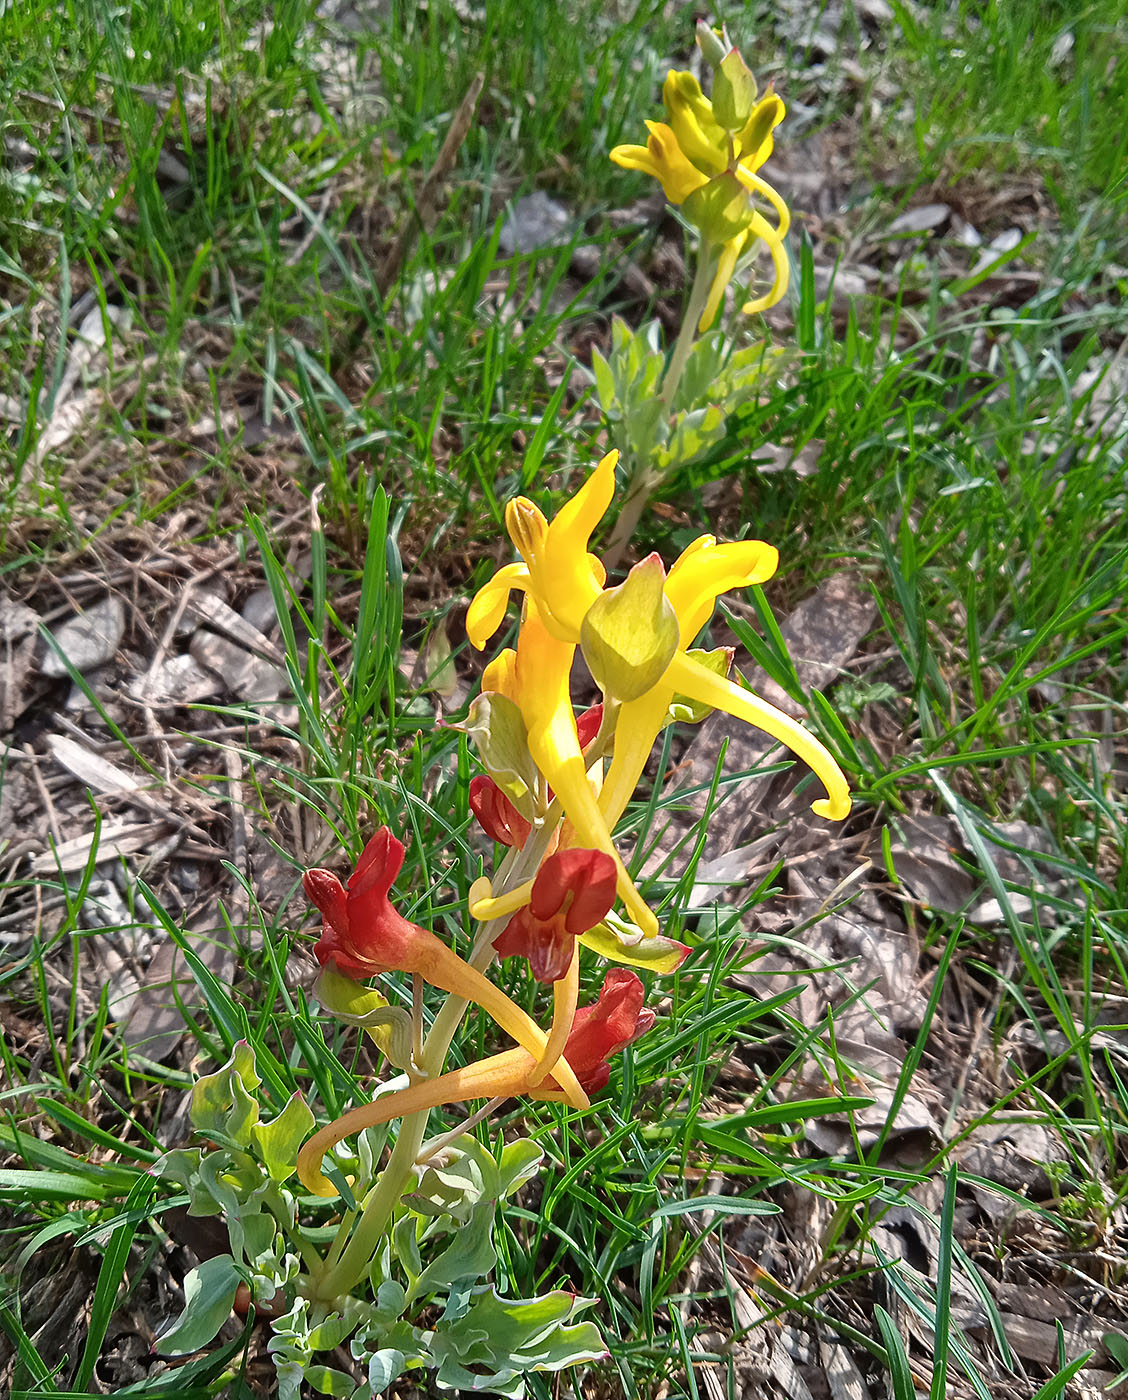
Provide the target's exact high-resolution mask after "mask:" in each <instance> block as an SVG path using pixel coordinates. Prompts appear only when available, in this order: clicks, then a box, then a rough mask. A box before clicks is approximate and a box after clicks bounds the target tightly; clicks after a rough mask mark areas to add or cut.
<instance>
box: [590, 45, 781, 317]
mask: <svg viewBox="0 0 1128 1400" xmlns="http://www.w3.org/2000/svg"><path fill="white" fill-rule="evenodd" d="M733 52H734V53H735V52H736V51H735V50H734V51H733ZM662 98H663V101H664V102H665V104H666V112H667V115H668V117H669V125H667V124H666V123H664V122H651V121H648V122H647V123H646V127H647V130H648V131H649V133H650V136H649V139H648V141H647V143H646V145H645V146H616V147H615V148H614V149H613V150H612V152H611V159H612V160H613V161H614V162H615V164H616V165H620V166H622V167H623V168H624V169H625V170H641V171H643V172H644V173H645V174H647V175H652V176H654V178H655V179H657V180H659V181H660V182H661V185H662V189H663V190H664V191H665V194H666V198H667V199H668V200H669V201H670V203H671V204H677V205H682V206H683V207H684V212H685V214H686V217H687V218H688V219H689V221H690V222H691V223H692V224H693V225H694V227H695V228H697V229H698V230H699V231H700V233H701V236H702V239H703V241H704V244H705V245H706V248H707V249H708V250H709V255H710V256H713V257H715V258H716V260H717V266H716V269H715V271H714V275H713V281H712V285H711V286H710V289H709V298H708V301H707V302H706V305H705V309H704V311H703V313H702V315H701V319H700V322H699V324H698V330H701V331H705V330H708V329H709V327H710V326H711V325H712V324H713V321H714V319H715V318H716V314H717V309H718V307H719V306H720V302H721V297H722V296H723V294H724V290H725V288H726V287H727V286H728V284H729V282H730V281H731V280H732V277H733V273H734V272H735V270H736V264H737V262H738V260H739V258H740V255H741V254H742V253H743V252H744V251H745V250H746V249H747V248H748V246H749V244H750V242H751V241H752V240H753V239H757V238H758V239H760V241H761V242H763V243H764V244H766V246H767V248H768V251H769V253H770V254H771V259H772V268H773V274H774V276H773V280H772V285H771V287H770V288H769V290H768V291H767V292H766V293H764V295H763V296H760V297H757V298H755V299H753V300H752V301H749V302H747V303H746V304H745V306H744V308H743V309H744V311H745V312H749V313H751V312H753V311H763V310H765V309H766V308H767V307H769V306H774V305H775V304H776V302H777V301H779V300H780V298H781V297H782V296H783V295H784V293H785V292H786V291H787V285H788V280H789V278H790V275H791V269H790V264H789V262H788V260H787V253H786V251H785V250H784V247H783V239H784V238H785V237H786V236H787V231H788V229H789V227H790V224H791V216H790V213H789V212H788V208H787V205H786V204H785V203H784V201H783V199H782V198H781V197H780V195H779V193H778V191H777V190H775V189H774V188H773V187H772V186H771V185H770V184H769V183H768V182H767V181H766V180H765V179H763V178H762V177H761V176H760V175H758V174H757V173H756V172H757V171H758V170H759V169H760V167H761V166H762V165H763V164H764V162H765V161H766V160H767V159H768V157H769V156H770V155H771V153H772V149H773V144H774V142H773V137H772V132H773V130H774V129H775V127H777V126H778V125H779V123H780V122H781V121H782V120H783V118H784V115H785V110H786V109H785V108H784V105H783V103H782V102H781V101H780V99H779V98H778V97H777V96H776V94H775V93H774V92H769V93H767V94H766V95H765V96H764V97H762V98H761V99H760V100H759V101H758V102H756V103H755V104H754V106H753V107H752V108H751V112H750V115H749V116H748V119H747V121H746V122H745V123H744V125H743V127H742V128H741V129H740V130H739V131H738V132H730V131H728V130H726V129H725V128H724V127H723V126H722V125H721V123H720V122H719V121H718V120H717V118H716V116H715V113H714V110H713V104H712V103H711V102H710V101H709V99H708V98H707V97H706V96H705V94H704V93H703V92H702V90H701V84H700V83H699V82H698V81H697V79H696V78H695V77H694V76H693V74H692V73H687V72H679V71H677V70H676V69H673V70H671V71H670V72H669V73H668V74H667V75H666V81H665V83H664V84H663V87H662ZM755 195H758V196H760V197H761V198H763V199H765V200H767V202H768V203H769V204H770V205H771V206H772V209H773V210H774V211H775V214H776V217H777V220H778V222H777V223H776V225H775V226H774V227H773V226H772V224H770V223H769V222H768V220H767V219H766V218H765V217H764V215H763V214H761V213H760V212H759V210H758V209H757V208H756V207H755V204H754V203H753V196H755ZM704 255H705V249H703V256H704Z"/></svg>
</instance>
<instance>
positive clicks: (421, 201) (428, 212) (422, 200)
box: [376, 73, 486, 296]
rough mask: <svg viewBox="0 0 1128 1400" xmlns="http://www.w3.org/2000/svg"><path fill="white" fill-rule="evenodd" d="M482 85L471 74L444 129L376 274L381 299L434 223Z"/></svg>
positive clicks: (482, 79) (481, 79)
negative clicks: (432, 160)
mask: <svg viewBox="0 0 1128 1400" xmlns="http://www.w3.org/2000/svg"><path fill="white" fill-rule="evenodd" d="M485 81H486V78H485V74H484V73H475V74H474V77H473V79H472V81H471V83H470V86H469V88H468V89H467V91H466V96H465V97H464V98H463V99H462V101H461V102H460V103H459V106H458V111H457V112H455V114H454V120H453V121H452V122H451V124H450V126H449V127H448V129H447V134H446V139H445V140H444V141H443V144H442V149H441V150H440V151H439V155H438V159H437V160H436V161H435V163H434V165H433V166H432V167H431V169H430V170H429V171H428V172H427V177H426V179H425V180H424V181H423V184H422V186H421V188H420V190H419V197H418V198H417V199H416V201H415V209H414V210H413V211H412V213H410V214H408V216H407V217H406V218H405V219H404V222H403V226H402V227H401V229H400V231H399V233H398V234H397V236H396V241H395V242H394V243H393V244H392V246H391V248H390V249H389V250H388V254H387V256H386V257H385V258H384V262H383V264H382V266H381V267H380V270H379V272H378V273H377V274H376V289H377V291H379V293H380V295H381V296H384V295H385V294H386V293H387V290H388V288H389V287H390V286H391V285H392V283H393V282H394V281H395V280H396V278H397V277H398V276H399V274H400V271H401V270H402V268H403V265H404V263H405V262H406V261H407V255H408V253H410V252H411V245H412V244H413V243H414V242H415V237H416V234H417V233H418V232H419V230H420V229H422V230H423V231H424V232H426V231H427V230H428V229H429V228H430V227H431V225H432V223H433V221H434V214H435V212H436V209H437V205H438V193H439V186H440V184H441V183H442V181H443V180H444V179H445V178H446V176H447V175H448V174H449V173H450V171H451V169H452V168H453V166H454V158H455V156H456V155H457V154H458V150H459V147H460V146H461V145H462V143H463V141H465V140H466V133H467V132H468V131H469V130H470V123H471V121H472V120H473V117H474V112H475V109H476V108H477V106H478V98H479V97H480V96H481V92H482V86H483V84H484V83H485Z"/></svg>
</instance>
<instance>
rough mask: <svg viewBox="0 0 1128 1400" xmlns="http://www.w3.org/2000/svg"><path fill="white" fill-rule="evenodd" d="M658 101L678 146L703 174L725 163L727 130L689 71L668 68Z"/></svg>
mask: <svg viewBox="0 0 1128 1400" xmlns="http://www.w3.org/2000/svg"><path fill="white" fill-rule="evenodd" d="M662 101H663V102H664V103H665V104H666V112H667V114H668V115H669V118H670V126H671V127H673V130H674V135H675V137H676V139H677V143H678V147H679V148H680V150H681V151H682V153H683V154H684V155H685V156H686V157H687V158H688V159H689V161H690V162H691V163H692V164H693V165H695V166H696V167H697V169H698V170H700V171H703V172H704V173H705V174H706V175H709V176H713V175H719V174H720V173H721V171H722V170H725V169H726V168H727V167H728V163H729V158H728V133H727V132H726V131H725V130H724V129H723V128H722V127H721V125H720V123H719V122H717V121H716V120H715V118H714V117H713V104H712V103H711V102H710V101H709V99H708V98H707V97H706V96H705V94H704V93H703V92H702V91H701V84H700V83H699V82H698V81H697V79H696V78H695V77H694V76H693V74H692V73H686V72H678V71H677V70H676V69H671V70H670V72H669V73H667V75H666V81H665V82H664V83H663V84H662Z"/></svg>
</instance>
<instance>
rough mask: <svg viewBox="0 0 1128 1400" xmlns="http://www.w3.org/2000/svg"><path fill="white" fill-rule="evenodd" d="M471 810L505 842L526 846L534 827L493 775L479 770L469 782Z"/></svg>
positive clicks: (482, 825)
mask: <svg viewBox="0 0 1128 1400" xmlns="http://www.w3.org/2000/svg"><path fill="white" fill-rule="evenodd" d="M470 810H471V811H472V812H473V813H474V815H475V816H476V817H477V818H478V821H479V823H480V824H481V827H482V830H483V831H484V832H485V833H486V835H487V836H492V837H493V839H494V840H495V841H497V842H499V843H500V844H501V845H503V846H518V847H520V846H523V845H524V844H525V842H526V841H527V840H528V839H529V832H530V831H531V830H532V827H531V826H530V824H529V823H528V822H527V821H526V820H525V818H524V817H523V816H522V815H521V813H520V812H519V811H518V810H517V808H516V807H515V806H514V805H513V803H512V802H511V801H510V800H509V798H508V797H507V796H506V795H505V793H504V792H502V790H501V788H499V787H498V785H497V783H495V782H494V780H493V779H492V778H489V777H486V776H485V775H484V774H480V775H479V776H478V777H477V778H474V779H472V781H471V783H470Z"/></svg>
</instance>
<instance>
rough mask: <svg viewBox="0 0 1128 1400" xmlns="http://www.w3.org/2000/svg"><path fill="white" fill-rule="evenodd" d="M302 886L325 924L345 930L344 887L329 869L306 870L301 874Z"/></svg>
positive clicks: (346, 920)
mask: <svg viewBox="0 0 1128 1400" xmlns="http://www.w3.org/2000/svg"><path fill="white" fill-rule="evenodd" d="M302 888H303V889H304V890H305V892H306V897H307V898H308V899H309V902H310V903H311V904H312V905H314V906H315V908H316V909H317V910H318V911H319V912H320V914H321V917H322V918H323V919H324V920H325V922H326V923H327V924H332V925H334V927H336V928H339V929H340V930H341V931H342V932H347V930H348V926H349V916H348V907H347V903H346V899H347V896H346V894H345V887H344V885H342V884H341V882H340V880H338V878H337V877H336V875H334V874H333V872H332V871H331V870H320V869H318V870H307V871H306V873H305V874H304V875H303V876H302Z"/></svg>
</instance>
